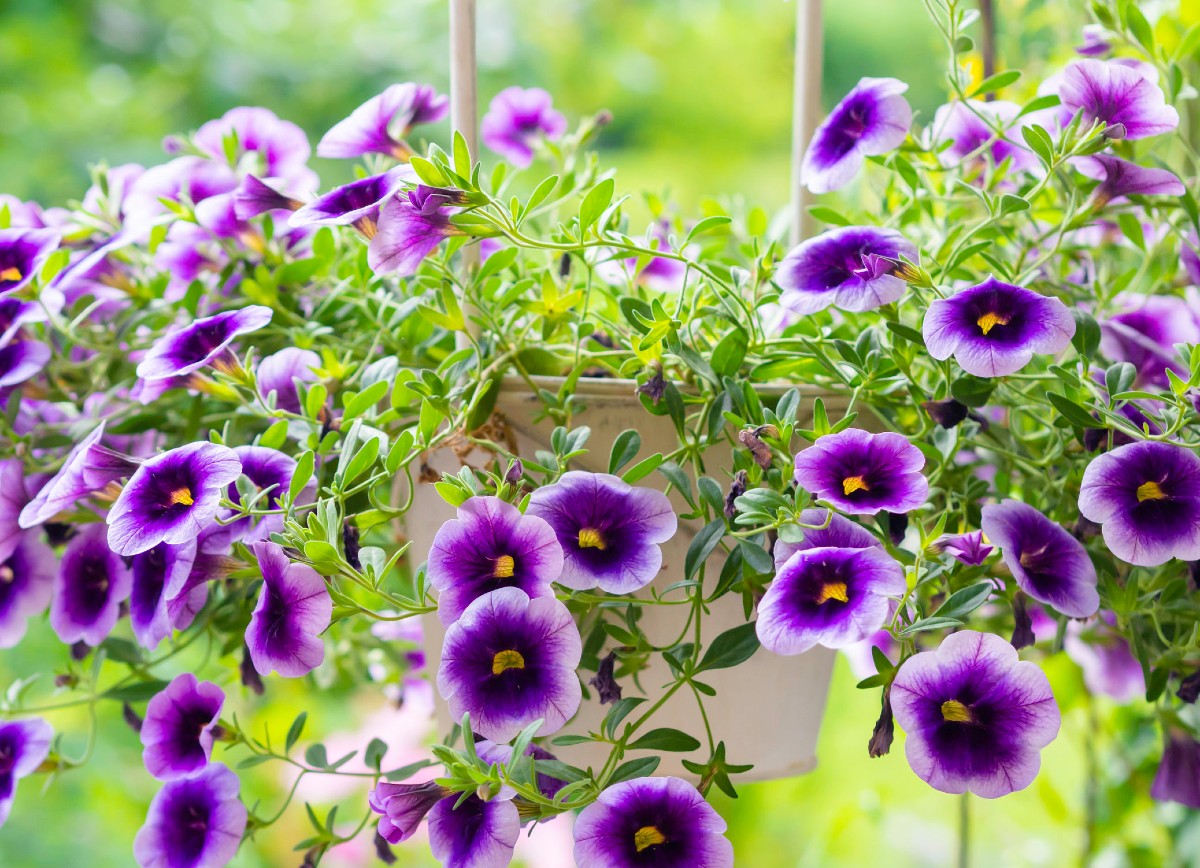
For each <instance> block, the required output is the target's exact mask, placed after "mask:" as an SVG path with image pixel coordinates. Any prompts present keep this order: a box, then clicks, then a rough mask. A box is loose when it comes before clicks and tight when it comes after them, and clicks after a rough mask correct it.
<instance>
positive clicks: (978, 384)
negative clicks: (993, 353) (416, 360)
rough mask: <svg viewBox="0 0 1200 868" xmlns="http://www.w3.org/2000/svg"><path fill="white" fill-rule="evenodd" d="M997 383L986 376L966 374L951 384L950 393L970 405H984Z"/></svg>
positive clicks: (955, 398) (962, 402)
mask: <svg viewBox="0 0 1200 868" xmlns="http://www.w3.org/2000/svg"><path fill="white" fill-rule="evenodd" d="M995 388H996V384H995V383H994V382H993V381H992V380H989V379H987V378H985V377H976V376H973V375H971V374H964V375H963V376H961V377H959V378H958V379H957V380H955V381H954V382H953V383H951V384H950V394H951V396H953V398H954V400H956V401H958V402H959V403H960V404H966V405H967V406H968V407H982V406H983V405H984V404H986V403H987V402H988V398H990V397H991V395H992V391H993V390H994V389H995Z"/></svg>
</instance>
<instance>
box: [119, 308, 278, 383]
mask: <svg viewBox="0 0 1200 868" xmlns="http://www.w3.org/2000/svg"><path fill="white" fill-rule="evenodd" d="M270 321H271V309H270V308H269V307H262V306H261V305H256V304H254V305H250V306H249V307H243V308H241V309H239V310H227V311H224V312H222V313H219V314H216V315H215V316H210V317H207V318H205V319H198V320H196V321H195V322H193V323H191V324H190V325H186V326H184V327H182V328H179V329H176V330H175V331H172V332H169V333H168V334H166V335H165V336H163V337H162V338H160V339H159V340H158V341H156V342H155V344H154V346H152V347H151V348H150V349H149V350H148V351H147V352H146V355H145V356H144V357H143V358H142V362H141V364H139V365H138V367H137V375H138V376H139V377H141V378H142V379H144V380H165V379H167V378H168V377H181V376H183V375H184V374H190V373H192V372H193V371H198V370H200V369H201V368H203V367H206V366H208V365H213V364H216V363H221V362H224V361H227V356H232V351H231V350H230V349H229V345H230V344H231V343H233V340H234V338H236V337H238V336H239V335H244V334H248V333H249V332H253V331H258V330H259V329H260V328H262V327H263V326H265V325H266V324H267V323H269V322H270Z"/></svg>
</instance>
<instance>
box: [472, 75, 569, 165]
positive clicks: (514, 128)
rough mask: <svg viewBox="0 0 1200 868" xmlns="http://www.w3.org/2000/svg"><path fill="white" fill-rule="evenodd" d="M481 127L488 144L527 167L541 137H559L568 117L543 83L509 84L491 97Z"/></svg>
mask: <svg viewBox="0 0 1200 868" xmlns="http://www.w3.org/2000/svg"><path fill="white" fill-rule="evenodd" d="M479 130H480V133H481V134H482V137H483V143H484V144H485V145H487V146H488V147H489V148H491V149H492V150H493V151H495V152H496V153H497V154H499V155H500V156H502V157H504V159H506V160H508V161H509V162H510V163H512V164H513V165H514V166H516V167H517V168H518V169H524V168H525V167H526V166H528V165H529V164H530V163H532V162H533V146H534V144H535V143H536V142H537V140H538V138H539V137H541V136H545V137H546V138H547V139H551V140H553V139H557V138H559V137H560V136H561V135H562V134H563V133H565V132H566V131H567V119H566V118H565V117H563V116H562V115H561V114H559V113H558V112H557V111H555V110H554V107H553V104H552V101H551V99H550V94H548V93H546V91H544V90H542V89H541V88H540V87H531V88H528V89H525V88H520V87H508V88H505V89H504V90H502V91H500V93H498V94H496V96H494V97H493V98H492V103H491V105H490V106H489V108H488V113H487V114H486V115H484V116H483V123H482V124H480V127H479Z"/></svg>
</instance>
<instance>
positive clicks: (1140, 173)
mask: <svg viewBox="0 0 1200 868" xmlns="http://www.w3.org/2000/svg"><path fill="white" fill-rule="evenodd" d="M1071 162H1072V165H1074V166H1075V168H1076V169H1078V170H1079V173H1080V174H1081V175H1084V176H1085V177H1088V178H1095V179H1096V180H1098V181H1100V184H1099V186H1097V187H1096V189H1095V191H1093V193H1092V204H1093V206H1094V207H1096V208H1100V207H1103V206H1104V205H1105V204H1107V203H1108V202H1111V201H1114V200H1116V201H1120V200H1121V199H1122V198H1123V197H1125V196H1182V195H1183V193H1184V186H1183V182H1182V181H1180V180H1179V178H1178V177H1176V176H1175V173H1174V172H1168V171H1167V170H1166V169H1152V168H1148V167H1146V166H1139V165H1138V164H1137V163H1131V162H1129V161H1128V160H1122V159H1121V158H1119V157H1114V156H1111V155H1109V154H1095V155H1093V156H1091V157H1076V158H1075V159H1074V160H1072V161H1071Z"/></svg>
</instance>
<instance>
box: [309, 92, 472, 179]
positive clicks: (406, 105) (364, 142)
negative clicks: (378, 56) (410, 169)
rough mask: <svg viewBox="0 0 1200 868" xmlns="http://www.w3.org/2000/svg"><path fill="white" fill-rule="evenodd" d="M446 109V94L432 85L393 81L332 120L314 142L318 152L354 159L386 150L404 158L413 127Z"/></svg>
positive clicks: (434, 119)
mask: <svg viewBox="0 0 1200 868" xmlns="http://www.w3.org/2000/svg"><path fill="white" fill-rule="evenodd" d="M449 110H450V99H449V97H446V96H442V95H440V94H438V92H437V91H436V90H434V89H433V87H432V86H431V85H428V84H414V83H413V82H406V83H404V84H393V85H392V86H391V87H389V88H388V89H387V90H385V91H384V92H383V93H381V94H379V95H378V96H373V97H371V98H370V99H369V100H367V101H366V102H365V103H363V104H362V105H360V106H359V107H358V108H356V109H355V110H354V111H353V112H351V114H350V117H348V118H346V119H345V120H343V121H339V122H338V123H337V124H335V125H334V127H333V129H331V130H330V131H329V132H327V133H326V134H325V135H324V136H323V137H322V138H321V141H320V142H319V143H318V144H317V156H318V157H330V158H332V159H340V160H353V159H356V158H358V157H362V156H365V155H366V154H385V155H387V156H389V157H394V158H396V159H397V160H401V161H406V160H408V158H409V157H410V156H412V149H411V148H409V147H408V145H407V144H406V143H405V141H404V140H405V139H407V138H408V135H409V133H410V132H412V128H413V127H415V126H416V125H417V124H432V123H436V122H437V121H440V120H441V119H442V118H444V117H445V116H446V113H447V112H448V111H449Z"/></svg>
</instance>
